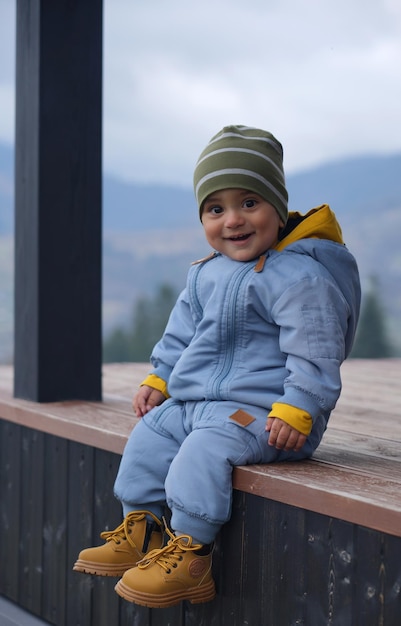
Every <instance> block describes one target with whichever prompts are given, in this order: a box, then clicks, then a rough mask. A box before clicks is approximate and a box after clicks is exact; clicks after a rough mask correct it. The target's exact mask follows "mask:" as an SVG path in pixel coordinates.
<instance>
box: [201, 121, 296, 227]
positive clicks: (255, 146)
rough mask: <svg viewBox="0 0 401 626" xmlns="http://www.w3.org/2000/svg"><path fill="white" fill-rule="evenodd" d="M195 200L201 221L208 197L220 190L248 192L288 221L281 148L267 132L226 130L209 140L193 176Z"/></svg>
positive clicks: (247, 128) (236, 128)
mask: <svg viewBox="0 0 401 626" xmlns="http://www.w3.org/2000/svg"><path fill="white" fill-rule="evenodd" d="M194 188H195V196H196V199H197V202H198V206H199V213H200V216H201V217H202V205H203V203H204V201H205V200H206V198H207V196H209V195H210V194H211V193H213V192H215V191H220V190H222V189H249V191H254V192H255V193H257V194H259V195H260V196H261V197H262V198H264V199H265V200H266V201H267V202H270V204H272V205H273V206H274V207H275V209H276V210H277V213H278V214H279V216H280V217H281V219H282V220H283V222H284V224H285V223H286V222H287V218H288V193H287V189H286V187H285V178H284V170H283V147H282V145H281V143H280V142H279V141H277V139H276V138H275V137H274V136H273V135H272V134H271V133H269V132H267V131H265V130H260V129H259V128H250V127H248V126H225V128H223V130H221V131H220V132H219V133H217V135H215V136H214V137H212V139H211V140H210V141H209V143H208V145H207V146H206V148H205V149H204V150H203V152H202V154H201V155H200V157H199V159H198V162H197V164H196V166H195V172H194Z"/></svg>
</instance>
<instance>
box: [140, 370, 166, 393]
mask: <svg viewBox="0 0 401 626" xmlns="http://www.w3.org/2000/svg"><path fill="white" fill-rule="evenodd" d="M142 385H148V387H153V389H157V390H158V391H161V392H162V394H163V395H164V396H165V397H166V398H169V397H170V395H169V393H168V391H167V383H166V381H165V380H163V379H162V378H159V376H156V374H149V375H148V376H146V378H145V380H143V381H142V382H141V384H140V387H142Z"/></svg>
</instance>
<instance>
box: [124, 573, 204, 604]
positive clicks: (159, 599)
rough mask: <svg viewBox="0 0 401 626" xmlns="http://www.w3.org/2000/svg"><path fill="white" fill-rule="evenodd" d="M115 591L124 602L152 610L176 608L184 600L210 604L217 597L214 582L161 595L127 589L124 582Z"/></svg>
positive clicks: (192, 602)
mask: <svg viewBox="0 0 401 626" xmlns="http://www.w3.org/2000/svg"><path fill="white" fill-rule="evenodd" d="M114 589H115V591H116V592H117V593H118V595H119V596H121V597H122V598H124V600H128V602H134V603H135V604H139V605H141V606H147V607H149V608H152V609H162V608H166V607H168V606H174V605H175V604H179V603H180V602H182V601H183V600H189V602H191V604H200V603H201V602H210V601H211V600H213V599H214V598H215V596H216V589H215V585H214V582H213V580H211V581H210V582H208V583H206V585H201V586H200V587H195V588H193V589H184V590H182V591H176V592H174V593H171V592H170V593H165V594H160V595H156V594H152V593H144V592H142V591H135V590H134V589H131V588H130V587H127V585H125V584H124V583H123V582H122V580H119V581H118V583H117V584H116V586H115V587H114Z"/></svg>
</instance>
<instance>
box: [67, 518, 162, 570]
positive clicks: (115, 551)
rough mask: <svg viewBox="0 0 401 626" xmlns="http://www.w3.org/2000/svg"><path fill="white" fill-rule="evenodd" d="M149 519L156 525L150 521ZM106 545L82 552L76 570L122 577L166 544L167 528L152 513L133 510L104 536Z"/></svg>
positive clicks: (102, 535) (102, 534) (76, 563)
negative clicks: (165, 533)
mask: <svg viewBox="0 0 401 626" xmlns="http://www.w3.org/2000/svg"><path fill="white" fill-rule="evenodd" d="M149 517H151V518H152V520H153V521H152V522H149V521H148V519H149ZM100 536H101V538H102V539H105V540H106V543H104V544H103V545H102V546H97V547H96V548H85V550H82V551H81V552H80V553H79V555H78V559H77V561H76V562H75V565H74V567H73V569H74V571H76V572H83V573H84V574H97V575H98V576H122V575H123V574H124V572H125V571H127V570H128V569H130V568H131V567H134V565H136V563H137V562H138V561H139V560H141V559H142V558H143V557H144V556H145V554H146V553H147V552H148V551H150V550H154V549H156V548H160V547H161V546H162V545H163V525H162V523H161V521H160V520H159V519H158V518H157V517H156V516H155V515H153V513H150V512H149V511H133V512H132V513H129V514H128V515H127V517H126V518H125V519H124V521H123V522H122V524H120V526H118V527H117V528H116V529H115V530H111V531H105V532H102V533H101V534H100Z"/></svg>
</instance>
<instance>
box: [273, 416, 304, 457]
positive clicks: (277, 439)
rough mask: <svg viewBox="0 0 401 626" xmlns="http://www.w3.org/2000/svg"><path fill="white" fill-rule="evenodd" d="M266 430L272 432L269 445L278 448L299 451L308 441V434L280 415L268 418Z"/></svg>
mask: <svg viewBox="0 0 401 626" xmlns="http://www.w3.org/2000/svg"><path fill="white" fill-rule="evenodd" d="M266 430H267V432H270V435H269V446H275V447H276V448H277V450H285V451H286V452H288V451H290V450H293V451H294V452H298V450H300V449H301V448H302V446H303V445H304V443H305V441H306V435H303V434H302V433H300V432H299V431H298V430H295V428H292V426H290V425H289V424H287V423H286V422H283V420H281V419H280V418H278V417H269V418H268V419H267V424H266Z"/></svg>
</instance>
